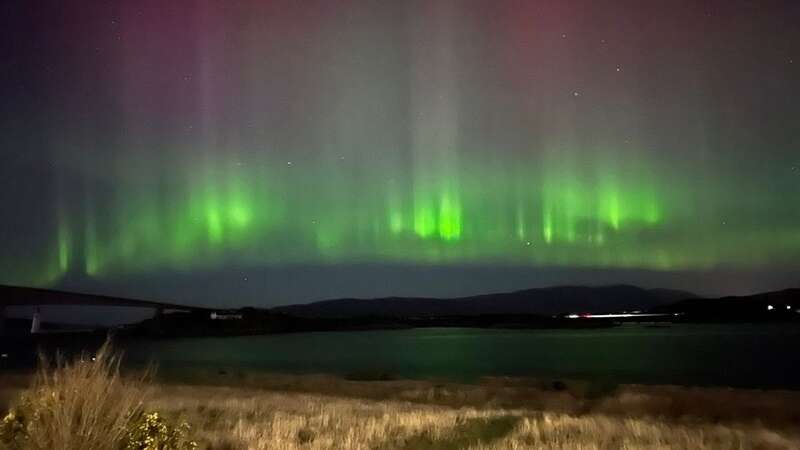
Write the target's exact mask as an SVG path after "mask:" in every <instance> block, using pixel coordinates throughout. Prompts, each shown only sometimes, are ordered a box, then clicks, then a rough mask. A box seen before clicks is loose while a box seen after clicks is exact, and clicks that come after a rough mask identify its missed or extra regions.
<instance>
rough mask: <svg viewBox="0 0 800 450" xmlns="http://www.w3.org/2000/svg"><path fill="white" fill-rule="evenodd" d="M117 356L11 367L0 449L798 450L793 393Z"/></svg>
mask: <svg viewBox="0 0 800 450" xmlns="http://www.w3.org/2000/svg"><path fill="white" fill-rule="evenodd" d="M117 363H118V361H117V360H116V359H115V358H114V356H113V355H111V354H106V355H100V356H99V357H98V358H97V359H96V360H92V359H90V358H86V359H84V360H83V361H75V362H72V363H66V364H62V365H61V366H59V367H55V368H50V369H48V370H40V371H39V373H38V374H36V375H35V376H33V377H31V376H29V375H27V376H26V375H17V376H13V375H8V374H6V375H0V407H2V408H3V410H4V411H6V410H8V411H10V412H11V413H13V414H8V415H6V417H5V419H4V421H3V428H2V430H0V438H2V439H0V448H2V447H5V448H9V449H20V450H21V449H53V450H59V449H64V450H73V449H75V450H77V449H87V450H91V449H121V448H128V449H134V448H135V449H140V450H144V449H148V450H151V449H153V450H154V449H169V448H175V449H184V448H195V446H196V447H198V448H205V449H217V450H219V449H287V450H288V449H298V450H300V449H304V450H312V449H342V450H360V449H365V450H366V449H370V450H390V449H403V450H423V449H428V450H432V449H474V450H478V449H487V450H488V449H498V450H499V449H564V450H567V449H570V450H571V449H575V450H578V449H798V448H800V426H799V425H800V395H799V394H798V393H794V392H775V391H772V392H761V391H747V390H726V389H700V388H697V389H689V388H679V387H643V386H620V387H617V388H615V389H610V390H608V391H607V392H599V393H598V392H592V390H591V389H589V388H588V387H587V386H586V385H581V384H580V383H563V382H558V383H544V382H541V381H533V380H520V379H490V380H483V381H482V382H481V383H478V384H454V383H445V382H434V381H397V380H395V381H391V380H390V381H353V380H345V379H341V378H334V377H327V376H299V377H298V376H286V375H253V374H239V375H228V374H223V375H219V376H217V377H210V378H209V379H208V380H207V382H206V383H199V382H193V383H191V384H187V383H186V382H185V381H184V382H176V381H175V380H172V381H150V382H142V380H141V378H139V377H134V376H128V377H120V376H119V373H118V366H117ZM155 412H157V413H158V414H157V415H153V413H155ZM4 415H5V414H4ZM9 417H11V419H9ZM20 417H22V418H20ZM183 423H186V424H189V425H190V426H191V428H190V429H189V430H188V432H186V433H185V435H184V434H182V433H183V432H184V431H185V430H184V429H183V428H182V427H181V424H183ZM15 427H16V428H15Z"/></svg>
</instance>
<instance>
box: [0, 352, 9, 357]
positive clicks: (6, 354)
mask: <svg viewBox="0 0 800 450" xmlns="http://www.w3.org/2000/svg"><path fill="white" fill-rule="evenodd" d="M0 358H8V353H3V354H2V355H0Z"/></svg>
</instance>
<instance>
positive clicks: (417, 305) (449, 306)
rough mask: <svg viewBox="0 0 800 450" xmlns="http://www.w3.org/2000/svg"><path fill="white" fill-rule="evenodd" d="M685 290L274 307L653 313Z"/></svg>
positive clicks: (360, 312) (356, 313) (342, 313)
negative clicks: (634, 311) (653, 309)
mask: <svg viewBox="0 0 800 450" xmlns="http://www.w3.org/2000/svg"><path fill="white" fill-rule="evenodd" d="M696 297H697V296H696V295H694V294H692V293H689V292H683V291H676V290H669V289H643V288H639V287H635V286H627V285H618V286H601V287H585V286H558V287H549V288H539V289H526V290H522V291H515V292H507V293H498V294H486V295H476V296H471V297H461V298H452V299H440V298H407V297H388V298H377V299H354V298H345V299H337V300H324V301H320V302H314V303H308V304H304V305H288V306H280V307H276V308H272V311H274V312H281V313H285V314H289V315H292V316H297V317H306V318H328V319H331V318H346V317H347V318H349V317H368V316H371V317H434V316H472V315H548V316H550V315H555V314H566V313H602V312H616V311H633V310H649V309H652V308H655V307H658V306H664V305H667V304H671V303H675V302H677V301H681V300H686V299H691V298H696Z"/></svg>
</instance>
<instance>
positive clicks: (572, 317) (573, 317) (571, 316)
mask: <svg viewBox="0 0 800 450" xmlns="http://www.w3.org/2000/svg"><path fill="white" fill-rule="evenodd" d="M567 317H569V318H570V319H577V318H578V317H580V316H579V315H577V314H570V315H568V316H567Z"/></svg>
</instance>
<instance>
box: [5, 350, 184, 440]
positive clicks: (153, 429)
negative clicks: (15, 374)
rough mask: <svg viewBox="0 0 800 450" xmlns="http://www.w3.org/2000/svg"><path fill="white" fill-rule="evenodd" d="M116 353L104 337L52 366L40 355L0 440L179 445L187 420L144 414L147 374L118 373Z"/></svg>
mask: <svg viewBox="0 0 800 450" xmlns="http://www.w3.org/2000/svg"><path fill="white" fill-rule="evenodd" d="M120 358H121V357H120V355H119V354H116V353H114V352H113V351H112V349H111V344H110V342H108V341H107V342H106V343H105V344H103V346H102V347H101V348H100V349H99V350H98V352H97V354H96V355H95V356H94V357H89V356H88V355H86V354H83V355H81V356H79V357H77V358H76V359H74V360H73V361H70V362H67V361H65V360H64V358H63V357H61V356H60V355H57V356H56V358H55V364H54V366H51V365H50V364H49V362H48V360H47V359H46V358H44V357H42V358H40V360H41V364H40V367H39V370H38V371H37V373H36V375H35V377H34V380H33V383H32V386H31V387H30V388H29V389H28V390H27V391H25V392H24V393H23V394H22V395H20V397H19V398H18V399H17V400H16V401H15V402H14V403H12V407H11V410H10V411H9V413H8V414H7V415H6V416H5V418H4V419H3V421H2V423H1V424H0V444H2V445H3V446H4V447H6V448H9V449H12V450H40V449H41V450H79V449H80V450H112V449H113V450H118V449H126V450H128V449H130V450H133V449H136V450H166V449H175V450H184V449H191V448H194V446H193V445H194V443H193V442H191V441H190V440H188V439H187V438H186V435H187V432H188V425H185V424H184V425H181V426H178V427H174V426H171V425H170V424H168V423H167V422H166V421H164V419H163V418H162V417H161V416H159V415H158V413H145V411H144V409H143V401H144V399H145V397H146V394H147V390H148V388H147V384H146V383H145V378H146V376H143V377H142V378H139V379H125V378H122V377H121V376H120V373H119V364H120Z"/></svg>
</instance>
